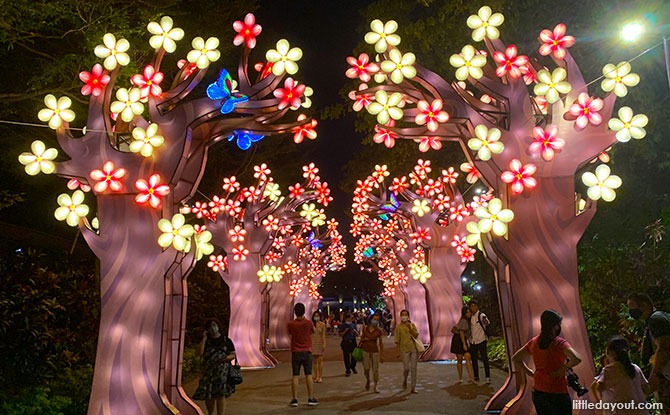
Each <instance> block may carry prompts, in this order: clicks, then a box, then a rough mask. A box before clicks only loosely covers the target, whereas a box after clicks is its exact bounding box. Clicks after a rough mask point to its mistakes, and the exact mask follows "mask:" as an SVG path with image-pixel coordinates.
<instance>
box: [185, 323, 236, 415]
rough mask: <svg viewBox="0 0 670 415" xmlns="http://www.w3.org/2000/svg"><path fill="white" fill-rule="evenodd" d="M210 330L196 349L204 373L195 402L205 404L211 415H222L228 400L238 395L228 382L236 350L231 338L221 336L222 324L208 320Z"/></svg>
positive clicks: (194, 397)
mask: <svg viewBox="0 0 670 415" xmlns="http://www.w3.org/2000/svg"><path fill="white" fill-rule="evenodd" d="M205 327H207V330H205V332H203V333H202V340H201V341H200V343H199V344H198V346H197V348H196V353H197V354H198V356H202V357H203V368H204V373H203V375H202V378H201V379H200V383H199V384H198V389H196V391H195V393H194V394H193V399H195V400H199V401H205V406H206V407H207V413H208V414H209V415H213V414H218V415H223V413H224V406H225V398H227V397H229V396H230V395H232V394H233V393H234V392H235V385H233V384H232V383H230V382H229V381H228V375H229V372H230V368H231V365H230V362H231V361H233V360H234V359H235V346H234V345H233V342H232V341H231V340H230V338H228V336H226V335H224V334H222V333H221V327H222V326H221V322H220V321H219V320H218V319H216V318H211V319H209V320H207V323H206V324H205ZM214 410H216V412H214Z"/></svg>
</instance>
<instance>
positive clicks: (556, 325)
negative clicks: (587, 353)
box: [512, 310, 582, 415]
mask: <svg viewBox="0 0 670 415" xmlns="http://www.w3.org/2000/svg"><path fill="white" fill-rule="evenodd" d="M561 321H563V317H561V315H560V314H558V313H557V312H555V311H553V310H545V311H544V312H542V316H541V317H540V335H539V336H535V337H533V338H532V339H530V340H529V341H528V343H526V344H525V345H524V346H523V347H522V348H520V349H519V350H517V351H516V352H515V353H514V356H512V362H513V363H514V365H515V367H516V369H517V371H518V373H520V376H522V381H523V382H525V381H526V378H525V376H524V375H528V376H530V377H532V378H534V380H535V383H534V386H533V405H534V406H535V411H536V412H537V415H571V414H572V400H571V399H570V395H569V394H568V381H567V378H566V374H567V372H568V370H569V369H571V368H573V367H575V366H577V365H578V364H579V363H580V362H581V361H582V359H581V357H579V355H578V354H577V352H576V351H575V349H573V348H572V346H571V345H570V343H568V342H567V341H566V340H565V339H564V338H562V337H560V336H559V334H560V333H561ZM529 357H531V358H532V360H533V364H534V365H535V371H532V370H531V369H530V368H529V367H528V365H527V364H526V362H525V361H526V360H527V358H529ZM520 369H521V370H520Z"/></svg>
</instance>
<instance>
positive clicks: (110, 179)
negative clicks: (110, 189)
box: [105, 174, 112, 182]
mask: <svg viewBox="0 0 670 415" xmlns="http://www.w3.org/2000/svg"><path fill="white" fill-rule="evenodd" d="M105 181H106V182H111V181H112V176H111V175H109V174H108V175H107V176H105Z"/></svg>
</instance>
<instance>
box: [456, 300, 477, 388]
mask: <svg viewBox="0 0 670 415" xmlns="http://www.w3.org/2000/svg"><path fill="white" fill-rule="evenodd" d="M470 317H472V314H471V313H470V308H469V307H468V306H463V309H462V310H461V319H460V320H459V321H458V324H457V325H456V326H454V328H452V330H451V332H452V333H453V334H454V335H453V337H452V338H451V349H450V351H451V353H453V354H455V355H456V370H457V371H458V383H461V382H463V360H465V368H466V370H467V371H468V376H469V378H470V382H471V383H474V382H475V379H474V375H473V372H472V362H471V361H470V352H469V348H470V342H469V341H468V339H469V338H470Z"/></svg>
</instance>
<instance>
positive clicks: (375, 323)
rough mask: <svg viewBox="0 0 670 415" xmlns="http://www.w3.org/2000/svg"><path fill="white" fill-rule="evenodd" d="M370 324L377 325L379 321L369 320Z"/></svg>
mask: <svg viewBox="0 0 670 415" xmlns="http://www.w3.org/2000/svg"><path fill="white" fill-rule="evenodd" d="M370 324H372V327H378V326H379V321H378V320H372V322H370Z"/></svg>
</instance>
